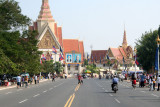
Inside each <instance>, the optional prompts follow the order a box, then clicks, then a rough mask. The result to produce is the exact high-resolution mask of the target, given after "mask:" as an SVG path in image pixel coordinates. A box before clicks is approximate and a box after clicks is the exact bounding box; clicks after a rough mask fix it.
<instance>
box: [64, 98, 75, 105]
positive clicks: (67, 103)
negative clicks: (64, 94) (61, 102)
mask: <svg viewBox="0 0 160 107" xmlns="http://www.w3.org/2000/svg"><path fill="white" fill-rule="evenodd" d="M72 96H73V95H71V96H70V97H69V99H68V101H67V102H66V104H65V106H64V107H67V105H68V103H69V101H70V100H71V98H72Z"/></svg>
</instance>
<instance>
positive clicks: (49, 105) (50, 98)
mask: <svg viewBox="0 0 160 107" xmlns="http://www.w3.org/2000/svg"><path fill="white" fill-rule="evenodd" d="M77 82H78V81H77V80H76V79H72V78H71V79H70V78H69V79H57V80H56V81H55V82H52V81H51V80H50V81H49V80H48V81H45V82H43V83H40V84H37V85H29V87H28V88H24V87H22V88H20V89H16V88H11V89H6V90H1V91H0V105H1V107H158V106H159V104H160V92H157V91H148V90H149V89H148V88H136V90H134V89H132V87H131V83H129V82H126V81H125V82H120V83H119V87H118V88H119V90H118V92H117V93H113V92H112V91H111V87H110V86H111V81H110V80H106V79H102V80H99V79H84V84H81V85H78V84H77Z"/></svg>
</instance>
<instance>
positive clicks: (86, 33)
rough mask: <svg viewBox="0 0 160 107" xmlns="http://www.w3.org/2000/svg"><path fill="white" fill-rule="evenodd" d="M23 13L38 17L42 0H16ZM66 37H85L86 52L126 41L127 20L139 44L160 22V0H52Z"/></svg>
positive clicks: (132, 38)
mask: <svg viewBox="0 0 160 107" xmlns="http://www.w3.org/2000/svg"><path fill="white" fill-rule="evenodd" d="M16 1H18V2H19V3H20V7H21V8H22V13H23V14H25V15H27V16H28V17H30V18H31V19H32V20H34V21H35V20H36V19H37V17H38V15H39V11H40V8H41V4H42V0H16ZM49 5H50V8H51V12H52V15H53V17H54V19H55V20H56V21H57V23H58V25H60V26H62V30H63V38H74V39H78V38H79V39H80V40H83V41H84V48H85V52H90V50H91V49H90V46H91V45H93V49H94V50H107V49H108V48H109V47H118V46H119V45H121V44H122V40H123V33H124V23H125V28H126V32H127V41H128V44H129V45H130V46H132V47H134V46H135V41H136V39H139V38H140V37H141V35H142V33H144V32H145V31H150V30H155V29H158V27H159V25H160V0H49Z"/></svg>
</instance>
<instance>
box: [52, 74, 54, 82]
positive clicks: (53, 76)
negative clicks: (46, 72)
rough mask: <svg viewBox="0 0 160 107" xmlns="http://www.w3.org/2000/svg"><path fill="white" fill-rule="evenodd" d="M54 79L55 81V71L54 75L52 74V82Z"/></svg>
mask: <svg viewBox="0 0 160 107" xmlns="http://www.w3.org/2000/svg"><path fill="white" fill-rule="evenodd" d="M53 81H55V75H54V73H53V75H52V82H53Z"/></svg>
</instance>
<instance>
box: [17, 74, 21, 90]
mask: <svg viewBox="0 0 160 107" xmlns="http://www.w3.org/2000/svg"><path fill="white" fill-rule="evenodd" d="M20 84H21V77H20V75H18V76H17V88H19V86H20Z"/></svg>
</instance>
